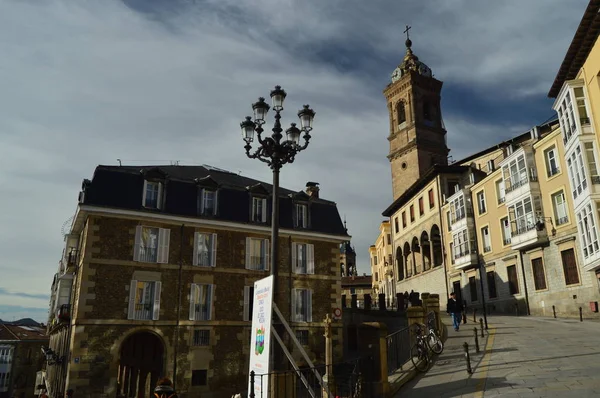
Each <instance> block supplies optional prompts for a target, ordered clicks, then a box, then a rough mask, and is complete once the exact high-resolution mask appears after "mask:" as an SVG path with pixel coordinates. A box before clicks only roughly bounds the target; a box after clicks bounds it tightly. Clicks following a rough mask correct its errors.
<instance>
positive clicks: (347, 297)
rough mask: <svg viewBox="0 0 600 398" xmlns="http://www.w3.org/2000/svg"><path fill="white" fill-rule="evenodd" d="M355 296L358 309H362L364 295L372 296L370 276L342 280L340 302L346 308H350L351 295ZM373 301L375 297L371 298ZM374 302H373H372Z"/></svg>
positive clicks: (347, 277) (350, 277) (349, 277)
mask: <svg viewBox="0 0 600 398" xmlns="http://www.w3.org/2000/svg"><path fill="white" fill-rule="evenodd" d="M353 294H356V303H357V307H358V308H363V307H364V297H365V294H370V295H371V296H373V287H372V276H371V275H366V274H365V275H363V276H355V275H352V276H345V277H343V278H342V301H343V302H344V304H345V305H346V306H347V307H350V306H351V299H352V295H353ZM373 300H375V297H373ZM374 302H375V301H374Z"/></svg>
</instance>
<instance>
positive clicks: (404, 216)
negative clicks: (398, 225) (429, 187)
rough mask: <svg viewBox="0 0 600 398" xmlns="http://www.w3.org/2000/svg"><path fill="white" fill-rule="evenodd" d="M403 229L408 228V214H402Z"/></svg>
mask: <svg viewBox="0 0 600 398" xmlns="http://www.w3.org/2000/svg"><path fill="white" fill-rule="evenodd" d="M402 228H406V212H405V211H403V212H402Z"/></svg>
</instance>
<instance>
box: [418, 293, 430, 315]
mask: <svg viewBox="0 0 600 398" xmlns="http://www.w3.org/2000/svg"><path fill="white" fill-rule="evenodd" d="M420 298H421V306H422V307H423V310H424V311H425V314H427V313H428V312H429V310H428V309H427V304H426V303H427V299H428V298H429V293H421V297H420Z"/></svg>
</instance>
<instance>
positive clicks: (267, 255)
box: [263, 239, 270, 271]
mask: <svg viewBox="0 0 600 398" xmlns="http://www.w3.org/2000/svg"><path fill="white" fill-rule="evenodd" d="M263 245H265V271H268V270H269V264H270V261H269V255H270V250H269V239H265V240H263Z"/></svg>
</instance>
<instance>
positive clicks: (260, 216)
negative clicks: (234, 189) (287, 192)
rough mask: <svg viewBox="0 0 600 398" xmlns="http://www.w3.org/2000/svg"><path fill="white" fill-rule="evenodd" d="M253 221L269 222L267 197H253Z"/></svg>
mask: <svg viewBox="0 0 600 398" xmlns="http://www.w3.org/2000/svg"><path fill="white" fill-rule="evenodd" d="M252 221H254V222H267V199H265V198H256V197H253V198H252Z"/></svg>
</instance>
